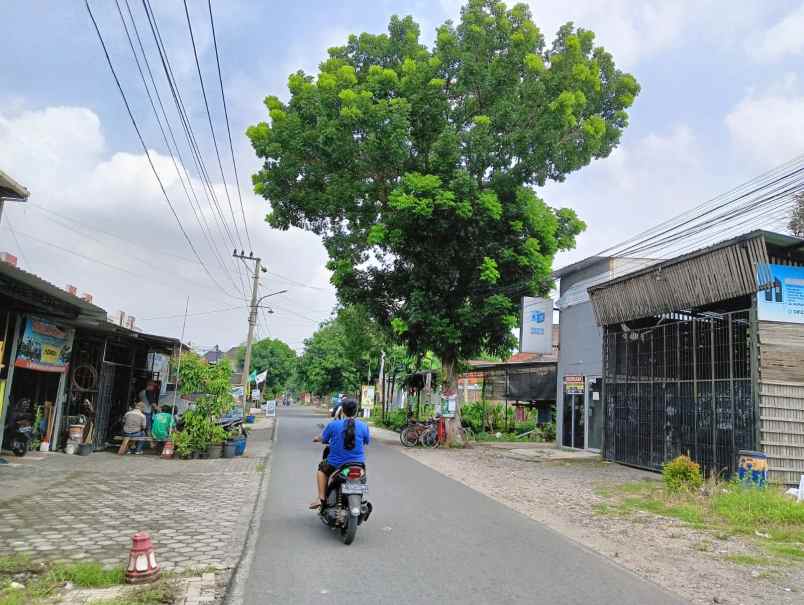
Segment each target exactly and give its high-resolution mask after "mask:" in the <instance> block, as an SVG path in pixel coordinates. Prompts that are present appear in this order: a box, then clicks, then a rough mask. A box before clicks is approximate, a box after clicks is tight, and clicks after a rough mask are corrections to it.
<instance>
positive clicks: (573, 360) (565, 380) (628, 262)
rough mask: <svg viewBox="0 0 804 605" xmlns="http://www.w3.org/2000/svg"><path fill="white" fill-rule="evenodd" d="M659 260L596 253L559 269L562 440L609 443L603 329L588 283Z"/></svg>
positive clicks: (575, 444)
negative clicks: (605, 439)
mask: <svg viewBox="0 0 804 605" xmlns="http://www.w3.org/2000/svg"><path fill="white" fill-rule="evenodd" d="M653 262H655V261H652V260H647V259H635V258H618V257H611V256H592V257H589V258H586V259H584V260H582V261H579V262H577V263H574V264H572V265H568V266H566V267H564V268H562V269H559V270H557V271H555V272H554V273H553V277H554V278H555V279H557V280H559V298H558V300H557V301H556V306H557V307H558V311H559V325H560V327H561V330H560V332H559V340H558V342H559V347H558V350H559V356H558V380H557V385H556V387H557V392H556V401H557V402H558V407H557V410H556V440H557V442H558V444H559V445H561V446H563V447H571V448H577V449H589V450H593V451H599V450H600V449H601V447H602V443H603V405H602V401H601V396H602V391H603V330H602V328H600V326H598V324H597V321H596V320H595V315H594V311H593V309H592V303H591V302H590V300H589V293H588V291H587V290H588V288H589V287H591V286H594V285H596V284H600V283H603V282H607V281H609V280H611V279H614V278H615V277H616V276H618V275H623V274H626V273H630V272H632V271H634V270H636V269H639V268H641V267H644V266H647V265H649V264H651V263H653Z"/></svg>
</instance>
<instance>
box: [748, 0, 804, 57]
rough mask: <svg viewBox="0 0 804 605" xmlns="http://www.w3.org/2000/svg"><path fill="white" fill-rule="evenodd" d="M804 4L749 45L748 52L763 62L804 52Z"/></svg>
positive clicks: (752, 40)
mask: <svg viewBox="0 0 804 605" xmlns="http://www.w3.org/2000/svg"><path fill="white" fill-rule="evenodd" d="M803 32H804V3H803V4H801V6H799V7H798V8H796V9H795V10H793V11H791V12H790V13H788V14H787V15H785V16H784V17H783V18H782V19H781V21H779V22H777V23H775V24H774V25H773V26H772V27H770V28H769V29H767V30H766V31H764V32H763V33H762V34H761V35H759V36H757V37H755V38H753V39H751V40H750V41H749V42H748V43H747V47H748V52H749V53H751V54H752V55H754V56H755V57H756V58H757V59H760V60H763V61H775V60H778V59H782V58H784V57H785V56H787V55H799V54H801V52H802V51H804V35H803Z"/></svg>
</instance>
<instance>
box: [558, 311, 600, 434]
mask: <svg viewBox="0 0 804 605" xmlns="http://www.w3.org/2000/svg"><path fill="white" fill-rule="evenodd" d="M560 325H561V349H560V352H559V357H558V381H557V382H558V385H557V386H558V389H557V393H556V443H557V444H558V445H561V435H562V430H563V426H564V376H565V375H567V374H582V375H583V376H586V377H587V381H588V377H589V376H601V375H602V373H603V329H602V328H600V326H598V325H597V322H596V321H595V315H594V312H593V311H592V303H591V302H584V303H580V304H577V305H573V306H571V307H567V308H565V309H563V310H562V311H561V314H560Z"/></svg>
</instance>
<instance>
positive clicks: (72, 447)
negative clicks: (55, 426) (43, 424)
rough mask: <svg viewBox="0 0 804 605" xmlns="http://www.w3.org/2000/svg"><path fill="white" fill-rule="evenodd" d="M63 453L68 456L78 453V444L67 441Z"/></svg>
mask: <svg viewBox="0 0 804 605" xmlns="http://www.w3.org/2000/svg"><path fill="white" fill-rule="evenodd" d="M64 453H65V454H70V455H72V454H76V453H78V442H77V441H68V442H67V445H65V446H64Z"/></svg>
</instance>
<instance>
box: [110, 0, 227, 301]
mask: <svg viewBox="0 0 804 605" xmlns="http://www.w3.org/2000/svg"><path fill="white" fill-rule="evenodd" d="M115 5H116V6H117V14H118V15H119V16H120V23H121V24H122V25H123V30H124V31H125V33H126V38H127V39H128V45H129V48H130V49H131V54H132V56H133V57H134V62H135V63H136V65H137V71H138V72H139V74H140V79H141V80H142V85H143V87H144V88H145V93H146V95H147V96H148V101H149V102H150V104H151V109H152V110H153V114H154V117H156V123H157V125H158V126H159V131H160V132H161V133H162V140H163V142H164V143H165V147H166V148H167V151H168V153H169V154H170V159H171V160H172V162H173V167H174V169H175V170H176V176H178V177H179V182H180V183H181V186H182V189H183V190H184V195H185V196H186V197H187V202H188V203H189V204H190V208H191V209H192V211H193V215H194V216H195V220H196V222H197V223H198V227H199V228H200V229H201V233H202V234H203V235H204V238H205V240H206V242H207V245H208V246H209V248H210V250H211V251H212V254H213V257H215V258H216V260H217V261H218V263H219V264H220V266H221V268H222V269H223V272H224V274H225V275H226V276H227V277H228V278H229V279H230V280H231V281H232V285H233V286H234V287H235V290H236V289H237V284H236V283H235V282H234V280H232V277H231V275H230V274H229V272H228V271H227V270H226V266H225V265H224V264H223V259H222V257H221V255H220V254H219V253H218V250H217V248H216V247H215V244H214V242H213V240H212V238H211V236H210V234H209V227H208V226H207V227H206V228H205V226H204V223H202V221H201V218H200V217H199V211H200V210H201V205H200V203H198V197H197V196H195V190H193V195H194V196H195V200H196V203H197V204H198V210H196V206H195V205H194V204H193V199H192V198H191V197H190V193H189V191H188V190H187V186H186V185H185V183H184V178H183V177H182V174H181V171H180V170H179V166H178V164H177V163H176V157H175V156H174V155H173V150H172V149H171V147H170V142H169V141H168V137H167V135H166V134H165V129H164V127H163V126H162V120H161V119H160V118H159V112H158V111H157V110H156V105H155V103H154V100H153V97H152V96H151V91H150V89H149V88H148V83H147V81H146V80H145V73H144V72H143V70H142V66H141V65H140V60H139V57H138V56H137V51H136V50H135V48H134V42H133V40H132V39H131V34H130V33H129V29H128V25H127V24H126V20H125V18H124V17H123V10H122V9H121V8H120V2H119V0H115ZM129 16H130V17H132V18H133V15H131V12H130V11H129ZM143 52H144V49H143ZM144 56H145V55H144ZM146 58H147V57H146ZM154 90H155V92H156V93H157V94H158V92H159V91H158V90H157V89H156V87H154ZM160 104H161V100H160ZM163 111H164V107H163ZM165 122H166V123H167V125H168V126H170V123H169V121H168V119H167V115H165ZM176 151H177V152H178V148H177V149H176ZM190 186H191V187H192V183H190Z"/></svg>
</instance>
